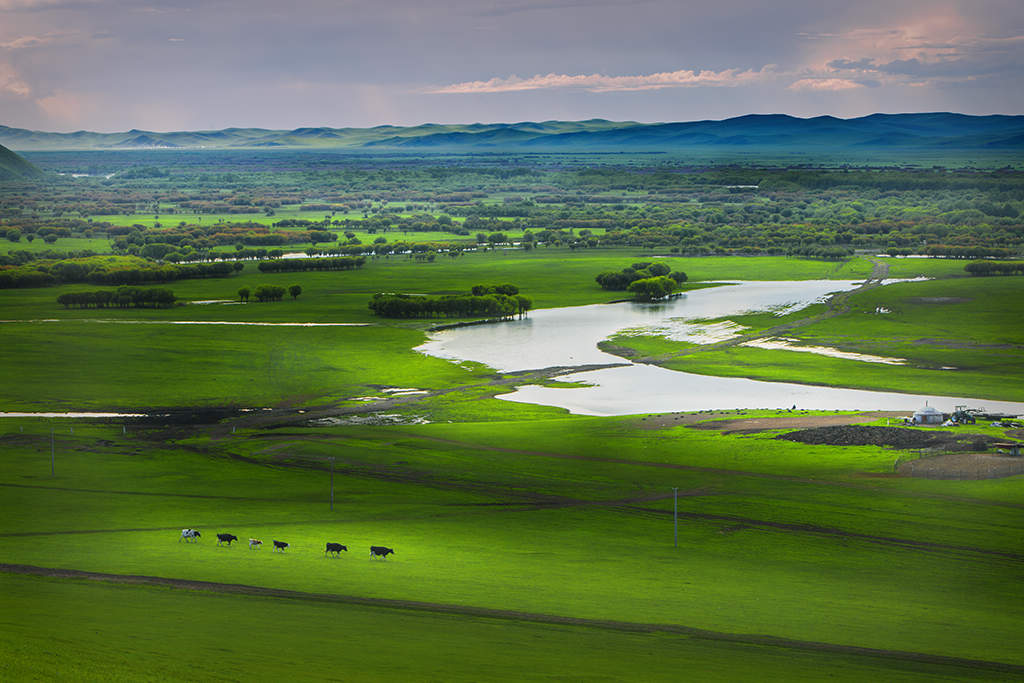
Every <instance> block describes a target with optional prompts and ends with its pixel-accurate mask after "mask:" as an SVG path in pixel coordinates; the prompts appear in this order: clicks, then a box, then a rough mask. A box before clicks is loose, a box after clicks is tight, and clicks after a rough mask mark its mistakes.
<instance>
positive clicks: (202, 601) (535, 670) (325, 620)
mask: <svg viewBox="0 0 1024 683" xmlns="http://www.w3.org/2000/svg"><path fill="white" fill-rule="evenodd" d="M0 590H2V591H3V593H4V595H5V598H4V604H5V607H6V608H7V610H9V611H10V612H13V613H17V614H18V615H19V619H18V620H16V621H15V620H10V621H2V622H0V652H2V653H3V655H4V657H3V661H2V663H0V672H2V673H3V674H4V677H5V678H6V679H7V680H21V679H29V678H35V677H38V676H43V677H45V678H49V679H62V680H72V679H73V680H82V681H85V680H96V681H99V680H104V681H106V680H113V679H127V678H130V679H132V680H165V681H166V680H181V681H192V680H195V678H196V672H197V671H202V672H203V676H204V677H206V678H228V679H234V678H239V677H245V678H247V679H250V680H281V679H288V680H317V679H320V680H322V679H330V678H338V677H341V678H344V679H345V680H350V681H389V680H394V681H408V680H425V679H430V680H446V681H478V680H480V678H481V677H486V678H487V679H489V680H551V679H552V678H572V679H576V680H583V679H585V680H625V679H630V678H635V677H636V675H637V672H638V671H642V672H643V678H644V680H649V681H657V680H665V681H669V680H678V677H679V672H681V671H685V672H687V674H688V675H690V676H696V677H702V678H705V677H706V678H724V677H728V678H733V679H737V678H744V679H753V678H758V679H762V680H764V679H785V680H790V681H795V680H818V679H820V677H821V676H822V674H823V673H824V674H827V675H828V676H829V677H830V678H832V679H834V680H850V681H857V680H863V679H865V678H884V679H885V680H895V681H903V680H922V679H924V678H929V679H932V680H985V679H987V678H992V677H995V676H993V675H992V674H988V675H986V673H985V672H979V671H976V670H972V669H971V668H969V667H956V666H943V665H925V664H918V663H905V662H898V661H892V660H886V659H883V658H880V657H879V658H870V657H855V656H851V655H846V656H843V655H837V654H831V653H816V652H813V651H800V650H787V649H776V648H771V647H765V646H759V645H746V644H740V643H727V642H716V641H709V640H706V639H699V638H691V637H686V636H678V635H667V634H642V633H629V632H623V631H615V630H610V629H596V628H589V627H582V626H569V625H554V624H537V623H530V622H525V621H518V620H509V619H501V620H499V619H487V618H479V617H466V616H461V615H460V616H455V615H444V614H433V613H429V612H415V611H411V610H400V609H382V608H373V607H362V606H357V605H344V604H332V603H317V602H314V601H308V602H303V601H295V600H286V599H281V598H271V597H255V596H233V595H218V594H213V593H204V592H185V591H175V590H169V589H162V588H140V587H129V586H120V585H114V584H95V583H86V582H81V581H56V580H50V579H40V578H29V577H16V576H8V575H0ZM96 605H104V606H105V607H104V610H103V611H104V614H105V617H104V619H103V621H102V625H103V629H102V631H98V630H97V629H96V626H97V625H98V620H97V618H96V616H95V614H94V609H95V606H96ZM154 615H160V616H161V618H159V619H154V618H153V616H154ZM182 623H187V624H188V628H186V629H183V628H181V626H180V624H182ZM239 624H244V625H245V628H244V630H240V629H239V628H238V626H239ZM55 642H56V643H59V644H60V645H59V650H60V653H59V656H53V655H54V643H55ZM147 672H148V673H147Z"/></svg>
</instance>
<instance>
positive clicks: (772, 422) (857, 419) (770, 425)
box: [635, 410, 906, 434]
mask: <svg viewBox="0 0 1024 683" xmlns="http://www.w3.org/2000/svg"><path fill="white" fill-rule="evenodd" d="M742 414H743V413H742V411H738V410H720V411H714V410H709V411H706V412H705V411H701V412H697V413H666V414H664V415H648V416H647V417H643V418H640V419H638V420H636V423H635V426H636V427H639V428H641V429H666V428H668V427H678V426H679V425H686V426H689V427H693V428H694V429H714V430H718V431H720V432H722V433H724V434H732V433H739V434H753V433H756V432H765V431H771V430H776V429H805V428H811V427H826V426H832V425H849V424H858V423H861V422H873V421H874V420H879V419H882V418H897V417H899V418H902V417H904V416H905V415H906V413H901V412H883V411H875V412H862V413H851V414H842V415H809V414H807V413H806V412H801V411H793V410H780V411H778V413H777V414H776V415H774V416H765V417H740V415H742ZM716 416H717V417H716ZM730 416H734V417H730Z"/></svg>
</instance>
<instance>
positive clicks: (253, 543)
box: [249, 538, 263, 550]
mask: <svg viewBox="0 0 1024 683" xmlns="http://www.w3.org/2000/svg"><path fill="white" fill-rule="evenodd" d="M261 545H263V541H261V540H260V539H258V538H250V539H249V550H259V547H260V546H261Z"/></svg>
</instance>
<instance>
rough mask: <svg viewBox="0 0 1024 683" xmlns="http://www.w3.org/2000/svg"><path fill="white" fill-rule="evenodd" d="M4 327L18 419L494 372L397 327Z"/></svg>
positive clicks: (314, 398)
mask: <svg viewBox="0 0 1024 683" xmlns="http://www.w3.org/2000/svg"><path fill="white" fill-rule="evenodd" d="M281 305H282V306H287V305H288V304H287V303H282V304H281ZM3 325H4V327H3V333H4V344H3V346H2V347H0V366H2V367H3V368H5V371H4V372H3V373H2V374H0V396H2V398H0V403H2V405H3V406H4V407H5V408H7V409H24V410H51V409H62V410H77V409H81V408H84V407H96V408H99V407H102V408H104V409H110V410H113V409H128V408H132V407H135V408H137V407H140V406H185V405H239V406H243V407H246V406H250V407H260V406H268V405H275V404H277V403H279V402H281V401H285V400H291V401H295V402H300V403H306V402H321V401H323V400H327V399H331V400H344V399H348V398H354V397H358V396H364V395H366V393H367V392H370V391H371V389H370V386H371V385H383V386H399V387H417V388H421V389H440V388H446V387H449V386H452V385H457V384H465V383H474V382H475V383H481V382H483V381H484V379H483V378H484V377H485V375H486V374H487V371H486V370H484V369H480V368H477V367H474V366H468V365H467V366H463V365H458V364H455V363H450V362H448V361H444V360H440V359H437V358H433V357H429V356H425V355H423V354H419V353H416V352H413V351H410V349H411V347H413V346H416V345H417V344H419V343H421V342H422V341H423V340H424V337H423V334H422V333H421V332H419V331H416V330H407V329H401V328H395V327H379V326H371V327H260V326H255V327H252V326H227V325H223V326H221V325H217V326H211V325H169V324H159V323H156V324H124V325H122V324H117V323H110V322H89V321H88V320H71V321H67V322H49V323H48V322H35V323H3ZM371 393H372V392H371Z"/></svg>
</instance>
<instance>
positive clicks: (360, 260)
mask: <svg viewBox="0 0 1024 683" xmlns="http://www.w3.org/2000/svg"><path fill="white" fill-rule="evenodd" d="M365 263H366V259H365V258H364V257H362V256H357V257H346V256H340V257H337V258H304V259H298V258H297V259H280V260H277V261H260V262H259V265H257V266H256V267H257V268H259V269H260V272H261V273H290V272H295V271H304V270H353V269H355V268H361V267H362V266H363V265H364V264H365Z"/></svg>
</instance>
